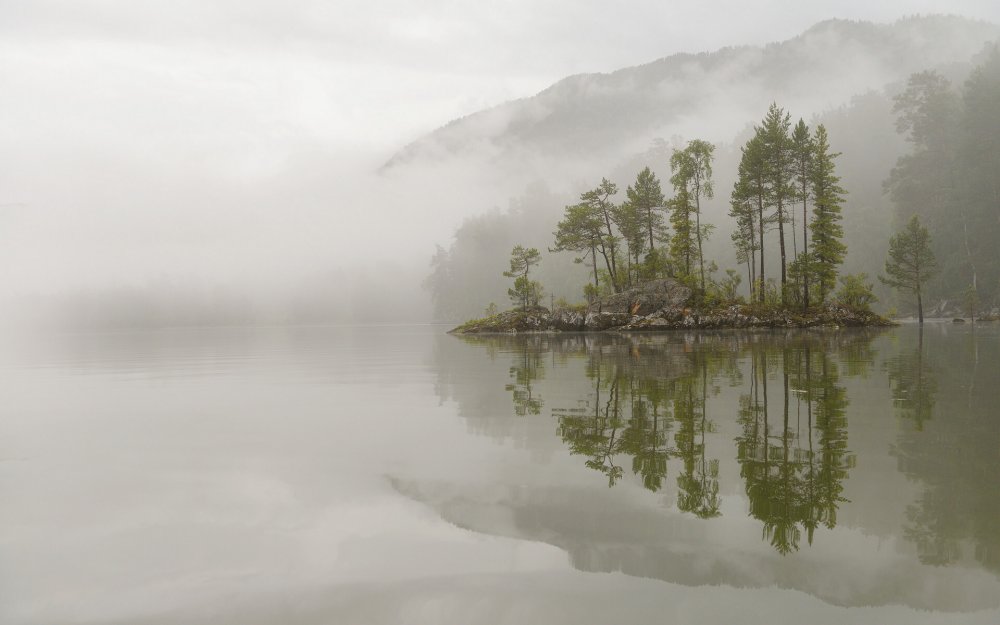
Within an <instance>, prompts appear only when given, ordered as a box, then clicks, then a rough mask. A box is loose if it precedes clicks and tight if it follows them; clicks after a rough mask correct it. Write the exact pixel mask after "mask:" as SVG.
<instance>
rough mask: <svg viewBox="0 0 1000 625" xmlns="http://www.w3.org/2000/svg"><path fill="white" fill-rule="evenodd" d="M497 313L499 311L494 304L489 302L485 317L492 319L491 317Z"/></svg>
mask: <svg viewBox="0 0 1000 625" xmlns="http://www.w3.org/2000/svg"><path fill="white" fill-rule="evenodd" d="M498 312H500V311H499V309H498V308H497V305H496V302H490V305H489V306H487V307H486V316H487V317H492V316H493V315H495V314H497V313H498Z"/></svg>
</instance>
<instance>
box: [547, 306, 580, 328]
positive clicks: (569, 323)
mask: <svg viewBox="0 0 1000 625" xmlns="http://www.w3.org/2000/svg"><path fill="white" fill-rule="evenodd" d="M586 323H587V315H586V313H584V312H583V311H580V310H574V309H572V308H557V309H556V310H553V311H552V314H551V315H550V316H549V325H550V326H551V327H552V329H553V330H561V331H563V332H580V331H582V330H584V329H585V327H586Z"/></svg>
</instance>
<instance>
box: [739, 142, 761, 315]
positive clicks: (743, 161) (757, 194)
mask: <svg viewBox="0 0 1000 625" xmlns="http://www.w3.org/2000/svg"><path fill="white" fill-rule="evenodd" d="M763 143H764V141H763V137H762V135H761V130H760V128H758V129H757V132H756V133H755V134H754V136H753V137H752V138H751V139H750V140H749V141H747V143H746V145H744V146H743V147H742V148H741V152H742V155H741V157H740V166H739V177H738V178H737V180H736V183H735V184H734V185H733V192H732V196H731V199H730V205H731V206H732V211H731V212H730V215H733V216H734V217H736V220H737V232H736V233H735V234H734V235H733V237H734V243H735V244H736V253H737V258H738V259H739V260H741V262H743V261H745V260H746V255H747V254H749V255H750V274H751V275H750V294H751V295H750V299H751V301H752V300H753V299H754V294H755V293H756V295H757V299H758V301H759V302H760V303H762V304H763V303H764V289H763V288H762V285H763V284H764V279H765V276H764V229H765V227H766V225H767V223H768V222H769V220H768V217H767V215H765V213H764V209H765V207H766V205H767V169H766V167H765V163H764V152H763ZM755 255H759V257H760V271H759V272H757V271H756V267H757V265H756V262H755ZM755 272H756V273H755Z"/></svg>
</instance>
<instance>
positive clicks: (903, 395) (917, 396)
mask: <svg viewBox="0 0 1000 625" xmlns="http://www.w3.org/2000/svg"><path fill="white" fill-rule="evenodd" d="M885 370H886V373H887V374H888V376H889V387H890V389H891V390H892V399H893V402H894V404H895V406H896V411H897V413H898V414H899V415H900V416H901V417H903V418H905V419H909V420H911V421H912V422H913V424H914V426H915V427H916V428H917V429H918V430H922V429H924V423H925V422H926V421H928V420H930V418H931V417H932V416H933V414H934V399H935V396H936V395H937V383H936V380H935V376H934V370H933V369H932V368H931V366H930V363H929V359H927V358H926V357H925V355H924V329H923V327H922V326H921V327H920V329H919V331H918V336H917V345H916V346H915V347H914V348H912V349H907V350H900V352H899V353H898V354H896V355H895V356H893V357H892V358H890V359H888V360H887V361H886V362H885Z"/></svg>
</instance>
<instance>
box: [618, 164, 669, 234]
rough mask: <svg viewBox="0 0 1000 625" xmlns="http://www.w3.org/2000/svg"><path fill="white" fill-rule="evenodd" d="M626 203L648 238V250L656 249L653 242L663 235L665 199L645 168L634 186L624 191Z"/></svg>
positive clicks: (658, 184) (652, 174)
mask: <svg viewBox="0 0 1000 625" xmlns="http://www.w3.org/2000/svg"><path fill="white" fill-rule="evenodd" d="M625 195H626V196H627V197H628V203H629V204H630V205H631V206H632V207H633V208H634V210H635V211H636V212H637V213H638V215H639V219H640V224H641V225H642V227H643V228H644V229H645V231H646V235H647V236H648V238H649V250H650V251H652V250H654V249H656V244H655V241H656V240H659V239H662V238H663V235H664V234H665V230H666V228H665V226H664V223H663V214H662V213H661V212H660V211H662V210H663V209H664V203H665V198H664V197H663V189H661V188H660V181H659V179H658V178H657V177H656V174H654V173H653V172H652V170H650V169H649V167H646V168H645V169H643V170H642V171H640V172H639V175H638V176H636V179H635V185H633V186H630V187H628V189H626V190H625Z"/></svg>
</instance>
